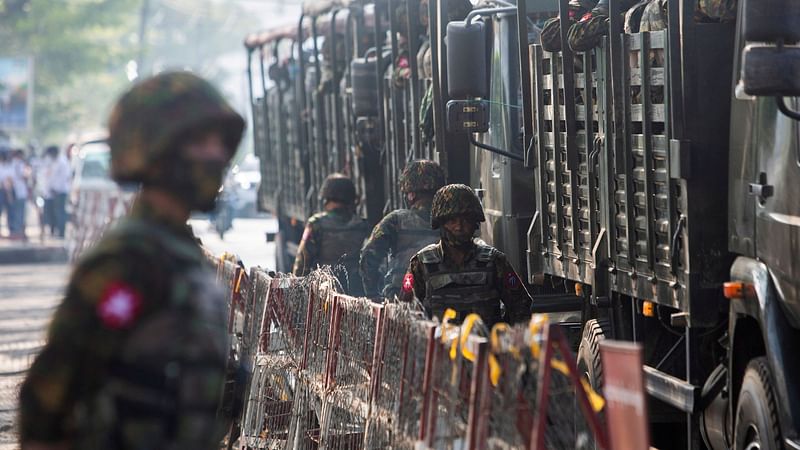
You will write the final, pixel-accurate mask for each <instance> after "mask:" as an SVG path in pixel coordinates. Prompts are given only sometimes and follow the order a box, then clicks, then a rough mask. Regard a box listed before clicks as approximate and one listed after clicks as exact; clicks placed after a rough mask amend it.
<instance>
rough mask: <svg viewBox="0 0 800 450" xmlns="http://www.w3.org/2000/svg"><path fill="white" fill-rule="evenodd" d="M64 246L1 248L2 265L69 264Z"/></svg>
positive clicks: (0, 258) (0, 260)
mask: <svg viewBox="0 0 800 450" xmlns="http://www.w3.org/2000/svg"><path fill="white" fill-rule="evenodd" d="M68 260H69V259H68V258H67V248H66V247H65V246H63V245H45V246H42V245H15V246H12V247H4V248H0V264H33V263H60V262H63V263H65V262H67V261H68Z"/></svg>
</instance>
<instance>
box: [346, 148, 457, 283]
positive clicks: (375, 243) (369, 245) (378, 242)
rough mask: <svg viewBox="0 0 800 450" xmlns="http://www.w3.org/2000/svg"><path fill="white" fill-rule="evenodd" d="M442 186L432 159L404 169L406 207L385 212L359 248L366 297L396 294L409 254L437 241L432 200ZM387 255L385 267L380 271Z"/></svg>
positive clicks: (402, 183)
mask: <svg viewBox="0 0 800 450" xmlns="http://www.w3.org/2000/svg"><path fill="white" fill-rule="evenodd" d="M442 186H444V171H442V168H441V167H439V164H437V163H435V162H434V161H428V160H419V161H412V162H411V163H409V164H408V166H406V168H405V170H403V173H402V174H401V175H400V192H402V193H403V199H404V200H405V202H406V205H407V206H408V208H407V209H398V210H395V211H392V212H390V213H389V214H387V215H386V216H385V217H384V218H383V219H382V220H381V221H380V222H379V223H378V225H376V226H375V229H373V230H372V234H371V235H370V237H369V239H368V240H367V242H366V243H365V244H364V248H362V249H361V279H362V280H363V281H364V292H365V295H366V296H367V297H370V298H374V297H378V296H381V295H382V296H383V297H386V298H393V297H394V296H395V295H398V294H399V293H400V288H401V287H402V284H403V276H404V275H405V273H406V268H408V262H409V261H410V260H411V257H412V256H413V255H415V254H416V253H417V252H418V251H419V250H420V249H421V248H422V247H425V246H426V245H429V244H433V243H434V242H436V241H438V240H439V233H438V232H437V231H436V230H433V229H431V201H432V200H433V194H435V193H436V191H437V190H439V188H441V187H442ZM387 256H388V257H389V260H388V261H389V262H388V265H387V269H388V270H387V271H386V273H381V270H380V268H381V266H382V265H383V264H384V263H386V257H387Z"/></svg>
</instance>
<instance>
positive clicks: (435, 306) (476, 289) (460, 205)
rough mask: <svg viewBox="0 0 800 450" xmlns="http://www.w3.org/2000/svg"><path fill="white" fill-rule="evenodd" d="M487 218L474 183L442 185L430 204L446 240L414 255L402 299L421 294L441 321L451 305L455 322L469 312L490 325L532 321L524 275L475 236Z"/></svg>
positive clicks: (434, 221)
mask: <svg viewBox="0 0 800 450" xmlns="http://www.w3.org/2000/svg"><path fill="white" fill-rule="evenodd" d="M485 220H486V218H485V216H484V214H483V207H482V206H481V203H480V200H479V199H478V196H477V195H475V192H474V191H473V190H472V189H471V188H470V187H469V186H466V185H463V184H449V185H447V186H444V187H443V188H441V189H439V190H438V191H437V192H436V195H435V196H434V197H433V204H432V206H431V226H432V227H433V229H438V230H440V233H441V239H440V240H439V242H437V243H435V244H431V245H429V246H427V247H425V248H423V249H422V250H420V251H419V252H417V254H416V255H414V257H413V258H411V263H410V264H409V266H408V271H407V273H406V275H405V277H404V279H403V286H402V291H401V297H400V299H401V300H403V301H409V302H410V301H413V299H414V297H416V298H417V299H419V300H420V301H421V302H422V305H423V306H424V308H425V311H426V313H427V314H428V316H429V317H431V316H435V317H436V318H438V319H439V320H441V319H442V316H443V315H444V311H445V310H446V309H448V308H452V309H454V310H455V311H456V313H457V316H456V318H455V322H456V323H459V322H461V321H463V320H464V318H465V317H466V316H467V315H468V314H470V313H476V314H478V315H480V316H481V318H482V319H483V322H484V323H485V324H486V325H487V326H488V327H489V328H491V327H492V326H493V325H494V324H496V323H498V322H510V323H512V324H513V323H519V322H523V321H525V320H527V319H528V317H529V316H530V309H531V297H530V295H529V294H528V291H527V290H526V289H525V285H524V284H523V283H522V280H520V278H519V275H517V273H516V272H515V271H514V268H513V267H512V266H511V264H510V263H509V262H508V260H507V259H506V256H505V255H504V254H503V253H502V252H500V251H499V250H497V249H496V248H494V247H492V246H490V245H486V244H483V243H476V242H475V240H474V239H473V236H474V234H475V231H476V230H477V229H478V226H479V223H480V222H484V221H485ZM504 310H505V311H504Z"/></svg>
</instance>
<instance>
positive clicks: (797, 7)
mask: <svg viewBox="0 0 800 450" xmlns="http://www.w3.org/2000/svg"><path fill="white" fill-rule="evenodd" d="M798 24H800V2H798V1H797V0H746V2H745V8H744V38H745V40H747V41H749V42H779V41H781V42H784V43H794V42H798V41H800V26H798Z"/></svg>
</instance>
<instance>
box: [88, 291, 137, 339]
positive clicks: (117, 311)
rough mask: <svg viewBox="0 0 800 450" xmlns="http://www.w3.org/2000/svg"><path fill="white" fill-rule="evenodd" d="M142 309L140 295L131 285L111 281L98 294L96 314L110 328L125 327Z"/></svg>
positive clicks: (131, 322)
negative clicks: (99, 294) (98, 300)
mask: <svg viewBox="0 0 800 450" xmlns="http://www.w3.org/2000/svg"><path fill="white" fill-rule="evenodd" d="M141 309H142V296H141V295H139V292H138V291H136V289H134V288H132V287H131V286H129V285H127V284H125V283H122V282H114V283H111V284H110V285H109V286H108V287H107V288H106V289H105V291H103V294H102V295H101V296H100V302H99V303H98V304H97V315H98V317H100V321H101V322H103V325H105V326H106V327H108V328H111V329H112V330H119V329H123V328H127V327H129V326H130V325H132V324H133V322H134V321H136V318H137V317H139V313H140V311H141Z"/></svg>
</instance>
